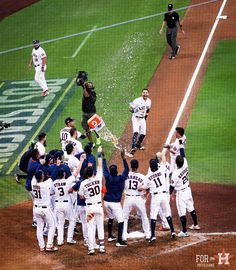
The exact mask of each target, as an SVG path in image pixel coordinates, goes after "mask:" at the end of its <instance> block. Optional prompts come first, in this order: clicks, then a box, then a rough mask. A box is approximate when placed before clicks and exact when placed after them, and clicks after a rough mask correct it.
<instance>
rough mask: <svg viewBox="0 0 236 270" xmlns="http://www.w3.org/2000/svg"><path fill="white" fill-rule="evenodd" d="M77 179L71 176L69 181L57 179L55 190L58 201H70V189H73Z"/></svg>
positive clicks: (54, 185)
mask: <svg viewBox="0 0 236 270" xmlns="http://www.w3.org/2000/svg"><path fill="white" fill-rule="evenodd" d="M74 181H75V178H74V177H73V176H70V177H69V178H67V179H64V178H63V179H56V180H55V181H54V182H53V190H54V192H55V195H54V196H55V200H56V201H70V194H69V192H68V191H69V189H70V188H71V187H72V185H73V183H74Z"/></svg>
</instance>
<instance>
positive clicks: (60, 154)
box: [54, 150, 64, 159]
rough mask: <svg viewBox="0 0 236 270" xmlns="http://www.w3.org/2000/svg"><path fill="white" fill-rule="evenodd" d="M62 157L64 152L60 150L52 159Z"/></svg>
mask: <svg viewBox="0 0 236 270" xmlns="http://www.w3.org/2000/svg"><path fill="white" fill-rule="evenodd" d="M63 155H64V152H63V151H62V150H58V151H57V152H56V153H55V154H54V158H55V159H57V158H62V157H63Z"/></svg>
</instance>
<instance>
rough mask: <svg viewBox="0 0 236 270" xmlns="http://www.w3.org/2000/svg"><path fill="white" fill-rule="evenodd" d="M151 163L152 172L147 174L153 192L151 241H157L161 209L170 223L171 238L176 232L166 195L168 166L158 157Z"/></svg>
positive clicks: (148, 186) (148, 185)
mask: <svg viewBox="0 0 236 270" xmlns="http://www.w3.org/2000/svg"><path fill="white" fill-rule="evenodd" d="M149 164H150V169H151V172H150V173H148V174H147V182H146V188H147V189H149V192H150V194H151V205H150V219H151V234H152V235H151V239H150V240H149V243H153V242H155V241H156V235H155V229H156V219H157V214H158V213H159V211H160V209H162V212H163V214H164V216H165V217H166V220H167V222H168V224H169V227H170V231H171V238H172V239H174V238H175V236H176V234H175V230H174V226H173V222H172V218H171V210H170V204H169V202H168V200H167V196H166V179H165V172H166V167H165V165H164V164H160V163H159V162H158V160H157V159H151V160H150V163H149ZM144 188H145V185H144Z"/></svg>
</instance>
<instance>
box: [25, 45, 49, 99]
mask: <svg viewBox="0 0 236 270" xmlns="http://www.w3.org/2000/svg"><path fill="white" fill-rule="evenodd" d="M33 44H34V45H33V46H34V48H33V51H32V57H31V59H30V62H29V68H31V67H32V64H34V68H35V77H34V79H35V81H36V82H37V83H38V84H39V86H40V87H41V88H42V90H43V92H42V94H41V96H42V97H45V96H47V95H48V94H49V92H48V86H47V82H46V80H45V71H46V68H47V65H46V59H47V55H46V53H45V51H44V49H43V48H42V47H40V43H39V40H34V41H33Z"/></svg>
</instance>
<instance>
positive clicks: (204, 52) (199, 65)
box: [166, 0, 227, 144]
mask: <svg viewBox="0 0 236 270" xmlns="http://www.w3.org/2000/svg"><path fill="white" fill-rule="evenodd" d="M226 2H227V0H224V1H223V3H222V5H221V7H220V10H219V13H218V15H217V16H216V19H215V22H214V24H213V27H212V29H211V32H210V34H209V36H208V39H207V41H206V44H205V47H204V49H203V51H202V54H201V57H200V58H199V61H198V64H197V66H196V69H195V71H194V73H193V75H192V78H191V81H190V83H189V86H188V88H187V91H186V93H185V96H184V99H183V101H182V103H181V106H180V107H179V111H178V113H177V115H176V118H175V120H174V123H173V125H172V127H171V130H170V132H169V134H168V137H167V139H166V144H169V143H170V141H171V138H172V136H173V135H174V132H175V128H176V127H177V124H178V122H179V120H180V118H181V116H182V113H183V111H184V109H185V106H186V104H187V101H188V99H189V96H190V94H191V92H192V89H193V85H194V83H195V81H196V78H197V76H198V73H199V70H200V68H201V66H202V63H203V60H204V58H205V56H206V53H207V51H208V48H209V45H210V43H211V40H212V37H213V35H214V33H215V30H216V27H217V25H218V22H219V18H220V17H221V15H222V12H223V9H224V7H225V5H226Z"/></svg>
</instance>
